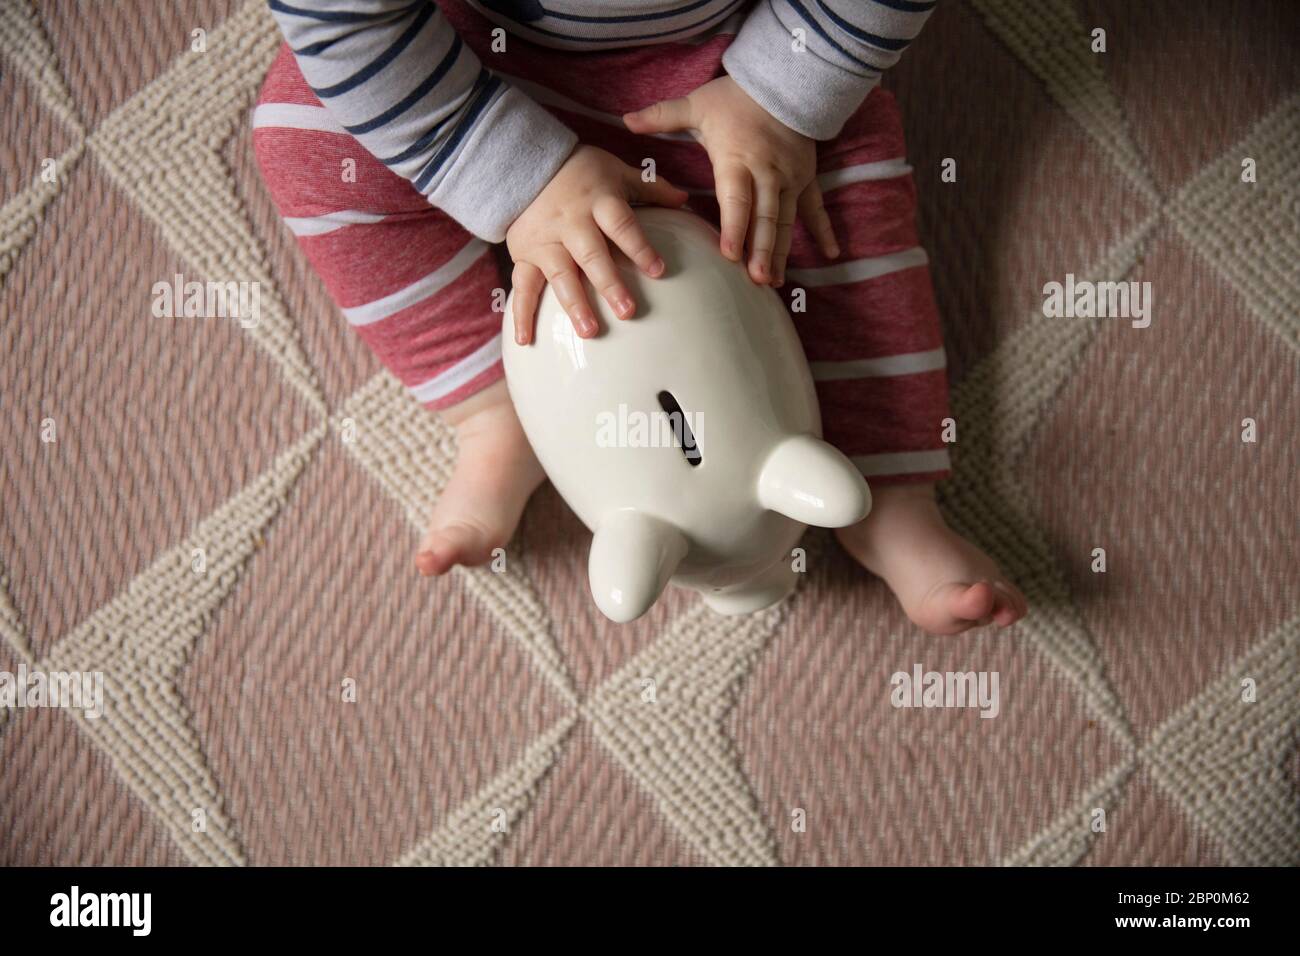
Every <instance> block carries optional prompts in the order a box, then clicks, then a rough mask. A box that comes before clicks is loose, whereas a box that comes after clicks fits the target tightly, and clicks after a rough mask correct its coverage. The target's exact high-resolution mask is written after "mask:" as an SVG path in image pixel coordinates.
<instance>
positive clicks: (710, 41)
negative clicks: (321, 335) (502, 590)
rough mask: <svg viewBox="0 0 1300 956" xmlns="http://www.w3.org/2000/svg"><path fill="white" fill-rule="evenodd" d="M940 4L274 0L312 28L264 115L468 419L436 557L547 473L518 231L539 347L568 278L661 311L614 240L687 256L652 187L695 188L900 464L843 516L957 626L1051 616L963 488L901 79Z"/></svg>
mask: <svg viewBox="0 0 1300 956" xmlns="http://www.w3.org/2000/svg"><path fill="white" fill-rule="evenodd" d="M934 5H935V2H934V0H924V2H923V0H621V2H617V3H609V2H605V3H601V2H597V0H548V2H547V3H545V4H543V3H542V2H539V0H478V2H470V0H445V2H443V0H440V2H439V3H438V4H437V5H436V6H435V4H434V3H432V2H430V0H347V2H337V0H336V2H326V0H293V3H292V4H290V3H286V2H282V0H270V6H271V10H272V12H273V13H274V15H275V17H276V20H277V21H278V22H279V24H280V27H281V29H282V31H283V32H284V35H285V38H286V40H287V44H286V46H285V47H284V48H283V49H282V50H281V52H280V56H279V57H278V59H277V60H276V61H275V63H274V64H273V66H272V67H271V71H270V74H269V75H268V76H267V79H266V82H265V85H264V87H263V89H262V94H261V98H260V100H259V104H258V107H257V109H256V111H255V113H254V123H253V125H254V142H255V147H256V151H257V157H258V162H259V165H260V167H261V170H262V173H263V175H264V177H265V179H266V182H267V184H268V186H269V188H270V191H271V194H272V196H273V197H274V199H275V202H276V204H277V206H278V207H279V209H280V212H281V214H282V215H283V216H284V218H285V221H286V223H287V224H288V225H289V227H290V229H291V230H292V231H293V232H294V233H295V234H296V235H297V237H298V239H299V242H300V243H301V245H302V247H303V249H304V250H305V252H306V254H307V256H308V258H309V259H310V260H311V262H312V264H313V265H314V266H315V268H316V269H317V271H318V272H319V273H320V275H321V277H322V279H323V280H324V282H325V285H326V288H327V289H328V291H329V292H330V294H331V296H332V297H333V298H334V300H335V301H336V302H337V303H338V305H339V307H340V308H341V310H342V312H343V315H344V316H345V317H346V318H347V320H348V322H349V323H350V324H352V325H353V326H354V327H355V328H356V330H357V332H358V333H359V334H360V335H361V336H362V338H363V339H364V340H365V341H366V343H367V344H368V345H369V346H370V347H371V348H372V349H373V350H374V351H375V353H376V354H377V355H378V357H379V358H380V360H381V361H382V362H383V363H384V364H385V365H386V366H387V367H388V368H389V369H390V370H391V371H392V372H393V374H394V375H396V376H397V378H398V379H399V380H401V382H402V383H403V384H404V385H406V386H407V387H408V388H410V389H411V391H412V392H413V394H414V395H415V397H416V398H417V399H418V400H419V401H421V402H422V403H424V404H425V405H426V406H427V407H429V408H431V409H434V410H437V411H438V412H439V413H441V414H442V415H443V417H444V418H445V420H446V421H447V422H448V423H449V424H450V425H451V426H452V427H454V428H455V430H456V434H457V441H458V445H459V459H458V461H457V464H456V469H455V473H454V474H453V475H452V477H451V479H450V481H449V482H448V484H447V486H446V489H445V490H444V491H443V494H442V496H441V497H440V498H439V500H438V503H437V506H436V507H435V509H434V512H433V515H432V518H431V520H430V524H429V528H428V531H427V533H426V534H425V536H424V539H423V541H422V542H421V544H420V546H419V550H418V553H417V554H416V558H415V563H416V566H417V567H418V569H419V570H420V572H421V573H422V574H425V575H436V574H443V573H445V572H447V571H448V570H449V569H450V568H451V567H452V566H454V565H456V564H464V565H475V564H481V563H484V562H486V561H487V560H488V559H489V557H490V555H491V553H492V551H493V549H495V548H497V547H501V546H503V545H505V543H506V542H507V541H508V540H509V539H510V537H511V535H512V534H513V533H514V530H515V527H516V525H517V524H518V522H519V518H520V515H521V513H522V512H523V508H524V505H525V503H526V502H527V501H528V498H529V496H530V495H531V494H532V492H533V491H534V489H536V488H537V486H538V485H539V484H540V483H541V482H542V480H543V478H544V475H543V473H542V469H541V467H540V466H539V464H538V463H537V460H536V458H535V457H534V456H533V453H532V451H531V449H530V448H529V446H528V442H527V440H526V439H525V438H524V434H523V431H522V429H521V428H520V425H519V421H518V419H517V418H516V416H515V412H514V409H513V407H512V406H511V404H510V399H509V396H508V395H507V393H506V389H505V384H504V381H503V379H502V367H501V342H500V329H501V321H500V315H499V313H498V312H496V311H494V305H495V306H497V307H499V303H500V301H501V298H500V293H499V292H498V290H499V289H500V288H502V287H503V286H505V285H506V282H505V281H504V277H503V276H501V275H500V272H499V269H498V267H497V261H496V258H495V256H494V254H493V249H492V245H493V244H495V243H500V242H502V241H504V242H505V244H506V247H507V249H508V250H509V253H510V257H511V259H512V260H513V262H514V269H513V272H512V274H511V276H510V279H509V282H510V284H511V285H513V288H514V289H515V292H516V295H515V299H514V314H513V316H512V322H513V328H514V334H515V337H516V339H517V340H518V341H519V342H520V343H521V344H528V343H529V342H530V341H531V340H532V335H533V324H534V317H535V312H536V309H537V304H538V301H539V298H540V296H541V293H542V291H543V289H544V288H545V286H546V284H547V283H549V284H550V285H551V286H552V287H553V288H554V290H555V294H556V296H557V297H558V299H559V301H560V303H561V304H562V305H563V306H564V309H565V311H566V312H567V313H568V316H569V318H570V319H571V320H572V322H573V325H574V328H575V329H576V331H577V333H578V334H579V335H581V336H583V337H591V336H595V335H599V334H600V327H599V324H598V322H597V320H596V313H595V311H594V310H593V309H592V306H591V300H590V299H589V298H588V297H589V295H592V294H595V295H599V296H600V297H601V298H602V299H603V300H604V301H605V302H606V303H607V304H608V306H609V308H610V309H611V310H612V311H613V313H614V314H615V315H617V316H618V317H619V318H620V319H633V318H634V316H635V315H636V311H637V303H636V302H635V301H634V299H633V298H632V296H631V295H630V294H629V292H628V291H627V289H626V287H625V286H624V284H623V282H622V281H621V280H620V278H619V273H618V269H617V267H616V266H615V262H614V252H613V251H612V250H613V249H617V250H619V252H621V254H623V255H625V256H626V257H627V259H629V260H630V261H631V262H632V263H634V264H635V266H636V268H638V269H639V270H640V271H641V272H643V273H644V274H645V275H646V276H648V277H651V278H652V279H653V278H654V277H656V276H658V275H661V274H662V272H663V270H664V264H663V261H662V260H661V259H660V258H659V256H658V254H657V253H656V252H655V250H654V248H653V247H652V246H651V244H650V243H649V242H648V241H647V239H646V237H645V235H644V234H643V233H642V231H641V229H640V228H639V226H638V223H637V219H636V217H635V216H634V215H633V213H632V208H631V207H632V204H634V203H641V204H657V205H662V206H682V205H687V206H689V208H690V209H691V210H692V211H694V212H696V213H697V214H699V215H701V216H703V217H705V218H706V219H708V220H710V221H711V222H712V223H713V224H714V225H715V226H717V227H718V229H719V231H720V234H721V251H722V254H723V255H725V256H727V257H728V258H730V259H732V260H735V261H738V262H743V263H744V265H745V267H746V269H747V271H748V274H749V277H750V279H751V280H752V281H754V282H756V283H761V284H765V285H770V286H772V287H773V288H775V289H778V290H780V294H782V295H784V296H785V297H786V299H787V304H788V305H791V307H792V313H793V318H794V321H795V325H796V327H797V328H798V330H799V335H800V338H801V340H802V342H803V346H804V351H805V352H806V354H807V356H808V360H809V362H810V364H811V366H812V371H813V377H814V379H815V380H816V385H817V393H818V399H819V401H820V404H821V409H822V418H823V427H824V433H825V437H826V440H827V441H829V442H831V443H832V444H834V445H835V446H836V447H837V448H839V449H840V450H841V451H842V452H844V454H846V455H847V456H848V457H849V458H850V459H851V460H852V461H853V462H854V464H856V465H857V466H858V467H859V468H860V469H861V471H862V473H863V474H864V475H865V476H866V477H867V479H868V480H869V482H870V484H871V488H872V494H873V498H874V505H873V508H872V511H871V514H870V515H869V516H868V517H867V518H866V519H865V520H863V521H862V522H860V523H859V524H857V525H854V526H852V527H849V528H843V529H840V530H839V531H837V532H836V535H837V537H838V538H839V540H840V542H841V544H842V545H843V546H844V547H845V549H846V550H847V551H848V552H849V554H850V555H852V556H853V558H854V559H855V560H857V561H858V562H859V563H860V564H862V565H863V566H864V567H865V568H867V569H868V570H870V571H872V572H874V573H875V574H877V575H879V576H880V577H881V578H883V579H884V580H885V582H886V583H887V584H888V585H889V587H890V589H891V590H892V591H893V593H894V594H895V596H896V597H897V598H898V600H899V601H900V603H901V604H902V607H903V609H904V611H906V613H907V615H908V617H910V618H911V619H912V621H914V622H915V623H916V624H917V625H919V626H920V627H922V628H924V629H925V630H927V631H930V632H932V633H935V634H956V633H958V632H961V631H964V630H966V629H968V628H970V627H973V626H976V625H979V624H986V623H990V622H993V623H996V624H998V625H1000V626H1004V627H1005V626H1007V625H1009V624H1012V623H1014V622H1015V621H1016V620H1018V619H1020V618H1021V617H1022V616H1023V615H1024V614H1025V613H1026V611H1027V604H1026V602H1025V599H1024V596H1023V595H1022V594H1021V593H1020V591H1019V590H1017V589H1016V588H1015V587H1014V586H1013V585H1012V584H1011V583H1010V582H1009V581H1007V580H1006V578H1005V577H1004V576H1003V575H1002V573H1001V572H1000V571H999V569H998V567H997V565H996V564H995V563H994V562H993V561H992V560H991V559H990V558H989V557H988V556H987V555H985V554H983V553H982V552H981V551H980V550H979V549H978V548H976V547H975V546H974V545H973V544H971V543H970V542H968V541H966V540H965V539H963V538H962V537H960V536H959V535H957V534H956V533H955V532H953V531H952V530H950V529H949V528H948V527H947V525H946V524H945V523H944V521H943V518H942V517H941V516H940V514H939V511H938V508H937V507H936V506H935V499H934V484H935V482H936V481H937V480H939V479H940V478H943V477H944V476H945V475H947V474H948V470H949V460H948V453H947V450H946V447H945V444H944V442H943V441H942V439H941V429H942V427H943V426H942V422H943V419H944V418H946V417H947V415H948V407H947V402H948V396H947V377H946V372H945V359H944V352H943V343H942V340H941V337H940V331H939V323H938V315H937V310H936V308H935V304H934V300H933V293H932V291H931V288H930V278H929V272H928V268H927V260H926V256H925V253H924V251H922V250H921V249H920V248H919V246H918V245H917V237H916V229H915V223H914V207H915V187H914V185H913V183H912V178H911V169H910V167H909V166H907V164H906V162H905V160H904V155H905V150H904V143H903V136H902V126H901V122H900V119H899V114H898V110H897V107H896V105H895V103H894V101H893V98H892V97H891V96H890V95H889V94H888V93H887V92H885V91H883V90H881V89H880V88H879V87H878V86H877V81H878V80H879V77H880V73H881V71H882V70H883V69H885V68H887V67H889V66H891V65H892V64H893V63H894V62H896V61H897V59H898V57H899V55H900V54H901V52H902V50H903V49H904V48H905V47H906V46H907V44H908V42H909V41H910V40H911V39H912V38H913V37H915V35H916V34H917V33H918V32H919V30H920V29H921V27H922V25H923V24H924V22H925V20H926V18H927V17H928V16H929V14H930V12H931V9H932V8H933V7H934ZM646 321H652V320H651V319H647V320H646Z"/></svg>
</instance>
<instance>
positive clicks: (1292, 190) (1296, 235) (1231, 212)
mask: <svg viewBox="0 0 1300 956" xmlns="http://www.w3.org/2000/svg"><path fill="white" fill-rule="evenodd" d="M1297 156H1300V93H1297V94H1296V95H1295V96H1292V97H1291V98H1290V99H1288V100H1286V101H1285V102H1284V103H1283V104H1282V105H1281V106H1279V107H1278V108H1277V109H1274V110H1273V111H1272V112H1271V113H1269V114H1268V115H1267V116H1266V117H1264V119H1262V120H1260V121H1259V122H1258V123H1256V124H1255V126H1254V127H1253V128H1252V129H1251V130H1250V132H1249V133H1248V134H1247V135H1246V136H1245V138H1244V139H1243V140H1242V141H1241V142H1240V143H1238V144H1236V145H1235V146H1233V147H1232V148H1231V149H1229V150H1228V151H1227V152H1226V153H1225V154H1224V155H1223V156H1221V157H1220V158H1219V159H1218V160H1216V161H1215V162H1213V163H1211V164H1210V165H1208V166H1206V167H1205V168H1204V169H1203V170H1201V172H1200V173H1198V174H1197V175H1196V176H1195V177H1193V179H1192V180H1191V181H1190V182H1189V183H1188V184H1187V185H1186V186H1185V187H1184V188H1183V189H1182V190H1181V191H1180V192H1179V193H1178V195H1177V196H1175V197H1174V200H1173V201H1172V202H1171V203H1170V208H1169V217H1170V219H1172V220H1173V223H1174V225H1175V226H1176V227H1177V228H1178V231H1179V233H1181V234H1182V236H1183V238H1184V239H1186V240H1187V241H1188V242H1189V243H1191V245H1192V246H1193V247H1194V248H1196V250H1197V251H1198V252H1200V253H1201V255H1202V256H1204V257H1205V260H1206V262H1208V263H1210V264H1212V265H1213V266H1215V267H1216V268H1218V269H1219V270H1220V271H1221V272H1222V273H1223V274H1224V275H1225V276H1227V278H1228V281H1229V282H1231V283H1232V287H1233V288H1234V289H1235V290H1236V291H1237V293H1238V294H1239V295H1240V296H1241V297H1242V299H1244V300H1245V302H1246V305H1247V306H1248V307H1249V308H1250V310H1251V312H1253V313H1254V314H1255V316H1256V318H1258V319H1259V321H1260V322H1262V323H1264V325H1266V326H1268V327H1269V328H1270V329H1272V330H1273V331H1274V332H1276V333H1277V334H1278V335H1280V336H1281V337H1282V340H1283V341H1284V342H1286V344H1287V345H1288V346H1290V347H1291V349H1292V350H1294V351H1297V352H1300V174H1297V172H1296V157H1297ZM1245 159H1252V160H1254V161H1255V178H1256V181H1255V182H1253V183H1251V182H1242V178H1241V177H1242V171H1243V167H1242V161H1243V160H1245Z"/></svg>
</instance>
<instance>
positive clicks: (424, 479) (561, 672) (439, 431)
mask: <svg viewBox="0 0 1300 956" xmlns="http://www.w3.org/2000/svg"><path fill="white" fill-rule="evenodd" d="M331 427H332V429H333V431H334V434H335V436H337V440H344V439H345V437H348V436H350V438H351V440H350V441H345V447H346V448H347V450H348V452H349V453H350V454H351V455H352V457H353V458H354V459H355V460H356V461H357V462H358V464H360V465H361V466H362V468H363V469H364V470H365V471H366V472H367V473H368V474H370V475H371V477H373V478H374V479H375V480H376V481H378V482H379V485H380V487H382V488H383V489H384V490H385V491H386V492H387V493H388V494H389V495H390V496H391V497H392V498H393V499H394V500H395V501H396V502H397V503H398V505H399V506H400V507H401V508H402V510H403V512H404V513H405V514H406V517H407V520H408V521H409V522H410V523H411V525H412V526H413V527H414V528H416V529H417V530H418V531H421V532H422V531H423V530H424V528H425V525H426V522H427V521H428V517H429V513H430V512H431V511H432V510H433V506H434V503H435V502H436V501H437V500H438V496H439V495H440V494H441V493H442V489H443V487H444V486H445V485H446V483H447V480H448V479H449V478H450V477H451V469H452V465H453V464H454V462H455V460H456V439H455V435H454V433H453V432H452V430H451V429H450V428H448V427H447V425H445V424H444V423H443V421H442V419H440V418H439V417H438V416H437V415H435V414H433V413H432V412H430V411H428V410H427V409H425V408H422V407H421V406H420V405H419V404H418V403H417V402H416V401H415V399H413V398H412V397H411V395H410V394H409V393H408V392H407V390H406V389H404V388H403V387H402V385H401V383H400V382H398V381H397V379H395V378H394V377H393V376H392V375H390V374H389V373H388V372H380V373H379V374H378V375H376V376H375V377H373V378H372V379H370V380H369V381H368V382H366V383H365V384H364V385H362V386H361V388H359V389H357V391H356V392H354V393H353V394H352V396H351V397H349V398H348V399H347V400H346V401H345V402H344V403H343V406H342V408H341V409H340V411H339V412H338V414H336V415H335V416H334V420H333V422H332V426H331ZM453 573H454V574H455V575H456V576H457V577H458V578H459V579H460V580H461V581H462V582H464V585H465V589H466V590H467V591H468V592H469V593H470V594H472V595H474V597H475V598H476V599H478V600H479V601H480V603H482V605H483V606H484V607H485V608H486V609H487V610H488V611H489V612H491V614H492V615H493V617H495V618H496V619H497V621H498V622H499V623H500V624H501V626H502V628H503V629H504V630H505V632H506V633H507V634H508V635H510V636H511V637H512V638H514V639H515V640H517V641H518V642H519V644H520V645H521V646H522V647H523V648H524V650H525V651H526V652H527V653H528V655H529V657H530V658H531V659H532V661H533V664H534V665H535V666H536V667H537V669H538V671H539V672H540V673H541V674H542V676H543V677H545V678H546V680H547V681H548V682H549V683H550V685H551V688H552V689H553V690H554V691H555V692H556V693H557V694H558V695H559V696H560V698H561V700H563V701H564V702H566V703H567V704H569V705H571V706H572V705H575V704H576V703H577V693H576V692H575V690H574V685H573V678H572V677H571V676H570V675H569V671H568V668H567V667H566V666H565V663H564V659H563V657H561V655H560V651H559V648H558V647H557V646H556V643H555V636H554V634H553V633H552V630H551V628H552V624H551V620H550V614H549V613H548V612H547V610H546V607H545V605H543V604H542V601H541V599H540V598H539V597H538V596H537V592H536V590H535V589H534V588H533V585H532V582H531V580H530V579H529V576H528V573H527V569H526V568H525V567H523V566H522V565H521V563H520V562H519V561H518V560H517V559H516V558H515V557H514V556H512V555H511V553H510V551H509V549H507V553H506V570H505V571H504V572H501V573H497V572H494V571H492V570H490V569H488V568H473V569H466V568H460V567H458V568H456V570H455V571H454V572H453Z"/></svg>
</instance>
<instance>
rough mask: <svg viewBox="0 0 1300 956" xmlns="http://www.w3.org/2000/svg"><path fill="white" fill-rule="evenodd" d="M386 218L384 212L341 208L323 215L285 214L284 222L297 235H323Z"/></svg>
mask: <svg viewBox="0 0 1300 956" xmlns="http://www.w3.org/2000/svg"><path fill="white" fill-rule="evenodd" d="M385 218H386V217H385V216H384V215H383V214H382V213H377V212H362V211H361V210H359V209H340V210H339V211H338V212H327V213H325V214H324V215H321V216H285V217H284V224H285V225H286V226H288V227H289V231H290V232H292V233H293V234H294V235H295V236H323V235H325V234H327V233H331V232H335V231H336V230H339V229H342V228H343V227H344V226H356V225H364V224H366V223H372V222H382V221H383V220H384V219H385Z"/></svg>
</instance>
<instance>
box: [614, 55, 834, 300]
mask: <svg viewBox="0 0 1300 956" xmlns="http://www.w3.org/2000/svg"><path fill="white" fill-rule="evenodd" d="M623 122H624V123H626V124H627V128H628V129H630V130H631V131H632V132H634V133H673V132H678V131H680V130H689V131H690V132H691V133H692V134H693V135H694V136H695V138H696V139H697V140H699V141H700V144H701V145H703V147H704V148H705V150H707V151H708V154H709V161H710V162H711V163H712V164H713V178H714V182H715V185H716V188H717V195H718V206H719V208H720V210H721V220H722V254H723V255H724V256H726V257H727V258H728V259H731V260H732V261H735V262H739V261H740V258H741V255H742V253H744V254H745V256H746V260H747V262H746V265H747V268H748V270H749V276H750V278H751V279H753V280H754V281H755V282H758V283H760V284H767V285H773V286H780V285H781V284H782V283H784V282H785V262H786V257H787V256H788V255H789V254H790V232H791V228H792V227H793V225H794V217H795V212H796V211H797V212H798V214H799V217H800V218H801V219H802V220H803V222H804V225H805V226H807V227H808V230H809V232H811V233H812V235H813V238H814V239H816V241H817V246H818V248H819V249H821V251H822V254H823V255H825V256H827V257H829V258H835V257H836V256H838V255H839V254H840V251H839V246H838V244H837V243H836V242H835V233H834V230H833V229H832V228H831V221H830V217H829V216H828V215H827V214H826V207H825V206H824V205H823V204H822V192H821V189H819V188H818V186H817V143H816V141H815V140H811V139H809V138H808V137H807V136H804V135H802V134H800V133H796V132H795V131H794V130H792V129H790V128H789V127H788V126H786V125H785V124H784V123H782V122H780V121H779V120H777V119H776V118H775V117H773V116H772V115H771V114H770V113H768V112H767V111H766V110H765V109H763V107H761V106H759V105H758V104H757V103H755V102H754V100H753V99H752V98H751V97H750V95H749V94H748V93H746V92H745V91H744V90H742V89H741V88H740V87H739V86H738V85H737V84H736V81H735V80H733V79H732V78H731V77H729V76H721V77H718V79H716V80H712V81H710V82H708V83H705V84H704V85H703V86H701V87H699V88H698V89H697V90H695V91H694V92H693V93H691V94H690V95H689V96H682V97H678V98H677V99H674V100H663V101H661V102H659V103H655V104H654V105H653V106H648V107H646V108H645V109H643V110H639V111H637V112H635V113H627V114H626V115H624V117H623Z"/></svg>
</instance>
